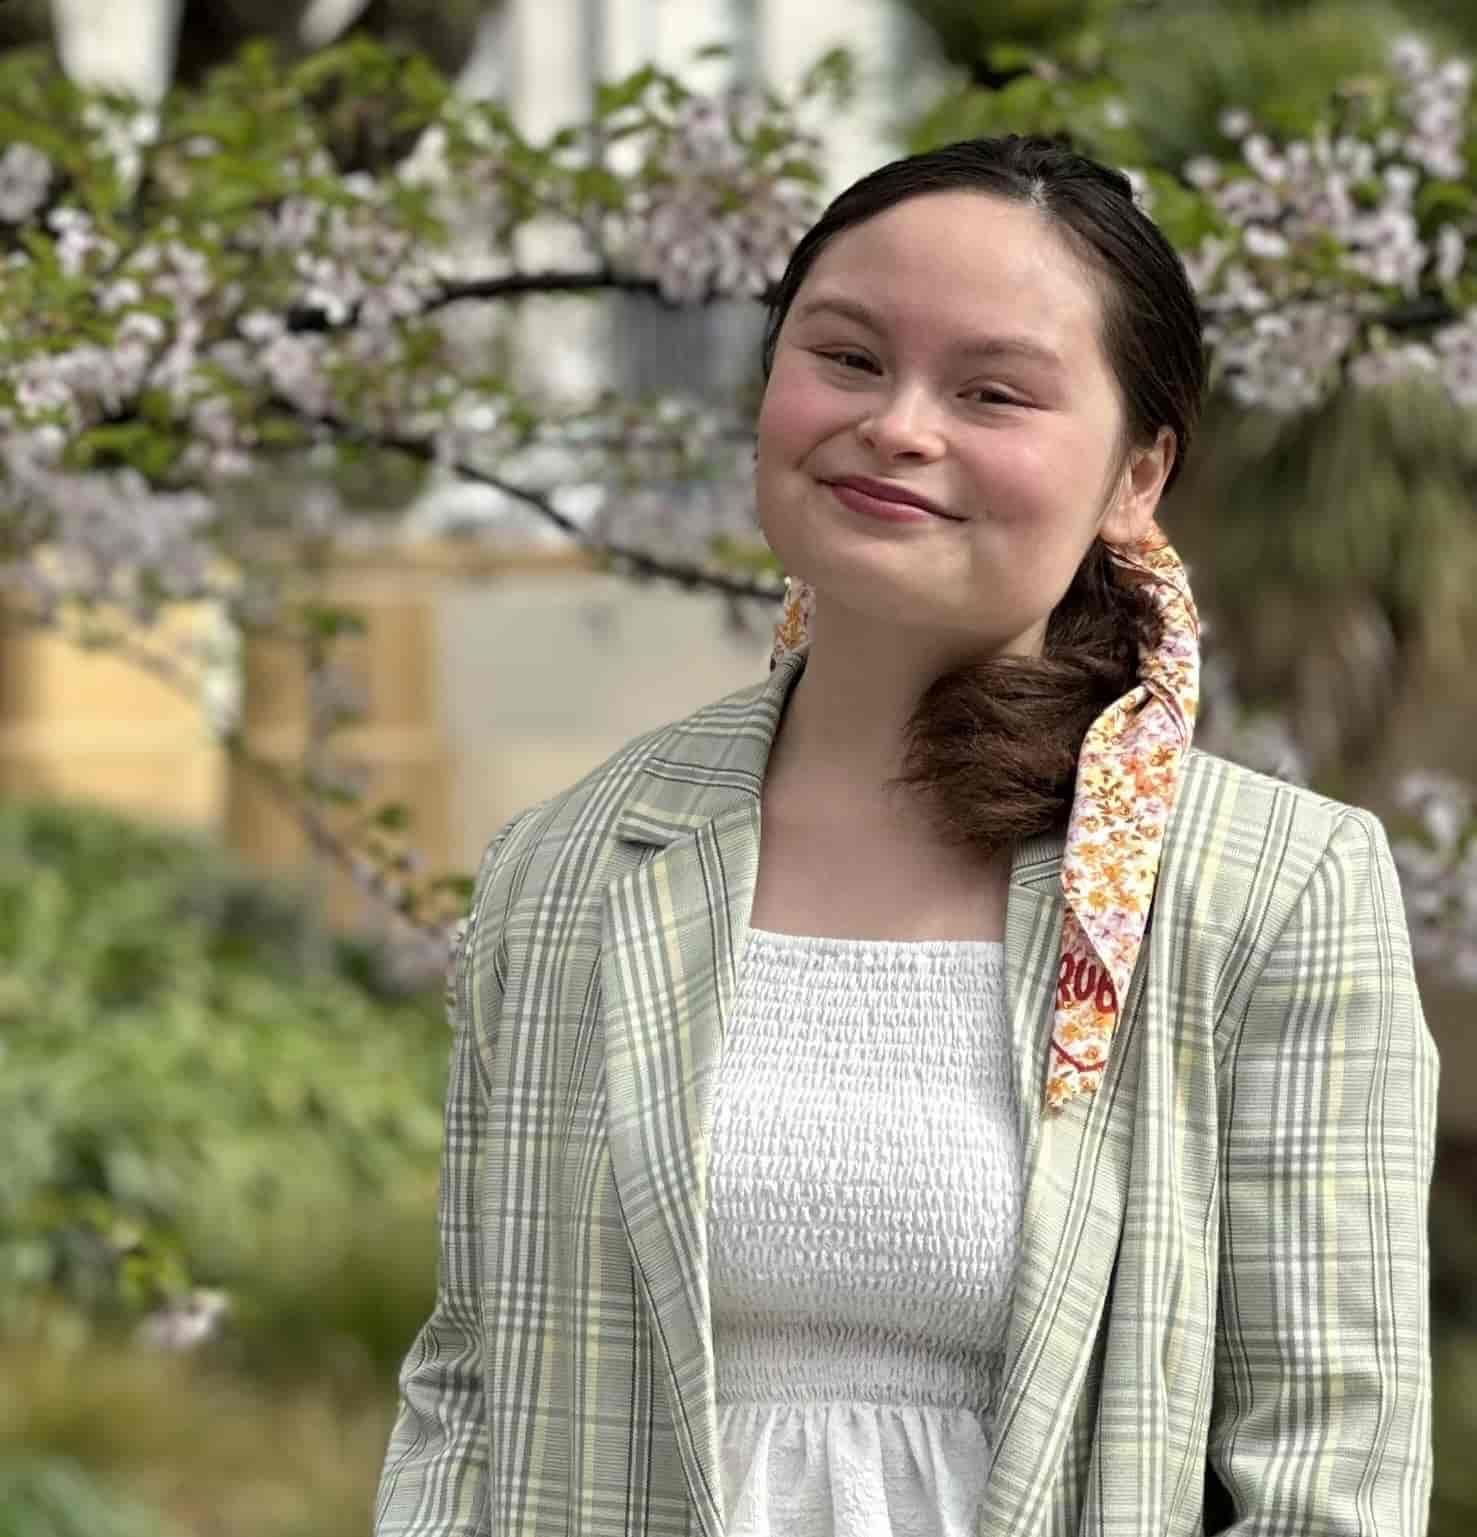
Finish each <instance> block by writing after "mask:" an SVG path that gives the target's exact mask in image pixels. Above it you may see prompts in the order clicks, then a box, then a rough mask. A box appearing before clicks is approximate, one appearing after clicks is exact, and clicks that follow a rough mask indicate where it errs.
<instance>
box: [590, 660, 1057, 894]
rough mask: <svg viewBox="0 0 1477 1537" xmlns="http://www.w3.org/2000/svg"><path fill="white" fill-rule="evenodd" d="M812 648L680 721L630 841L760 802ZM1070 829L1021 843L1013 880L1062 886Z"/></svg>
mask: <svg viewBox="0 0 1477 1537" xmlns="http://www.w3.org/2000/svg"><path fill="white" fill-rule="evenodd" d="M807 655H808V648H802V649H800V650H798V651H791V652H788V653H786V655H785V656H784V658H783V659H782V660H781V661H780V662H779V663H777V664H776V665H775V667H774V668H773V669H772V670H771V671H770V673H769V675H768V677H767V678H766V679H765V681H764V682H762V683H758V684H755V685H754V686H753V687H751V688H747V689H743V690H741V691H740V692H738V693H736V694H730V695H729V696H728V697H727V698H725V699H721V700H719V701H718V702H717V703H716V704H712V705H709V706H707V707H706V708H704V709H702V710H699V711H698V712H697V713H696V714H694V715H690V716H688V717H687V718H686V719H685V720H683V721H679V722H678V723H677V724H676V725H674V726H673V727H672V728H671V729H670V732H669V734H668V736H667V738H666V740H665V742H664V743H663V744H662V746H661V747H660V748H659V749H658V751H657V752H656V753H654V754H653V756H652V757H650V758H649V759H648V760H647V761H646V763H645V764H644V765H643V766H642V768H641V771H640V773H639V774H638V775H637V777H636V782H635V785H634V788H633V790H632V793H631V796H630V798H629V799H628V800H627V802H626V804H625V807H624V808H623V809H622V811H621V814H620V816H619V817H618V819H617V821H616V829H615V831H616V836H617V837H618V838H620V839H622V840H623V841H625V842H628V843H635V844H645V845H648V846H649V847H653V848H666V847H667V845H668V844H670V843H672V842H674V841H675V840H676V839H678V838H681V837H686V836H688V835H690V834H691V833H692V832H694V831H695V830H696V829H697V828H699V827H702V826H703V825H705V824H706V823H710V822H712V821H713V820H714V819H715V818H717V817H719V816H721V815H722V814H723V813H724V812H725V811H730V810H732V809H734V808H736V807H739V806H744V805H750V804H753V805H757V804H758V802H759V799H760V796H761V795H762V793H763V789H764V774H765V770H766V768H767V767H768V764H769V754H770V751H771V749H772V748H773V746H774V739H775V737H776V735H778V732H779V724H780V720H781V718H782V717H783V715H784V712H785V706H786V704H787V703H788V702H789V698H790V691H791V690H792V689H793V688H794V686H795V685H796V683H798V682H799V681H800V677H801V674H802V673H804V671H805V661H806V657H807ZM1065 847H1066V838H1065V835H1064V834H1063V833H1060V832H1051V833H1043V834H1040V835H1039V836H1037V837H1034V838H1028V839H1026V840H1025V841H1024V842H1022V843H1020V844H1019V845H1017V847H1016V850H1015V853H1014V855H1013V857H1012V859H1011V866H1010V884H1011V886H1012V887H1013V888H1014V887H1022V888H1030V889H1034V890H1046V891H1052V890H1060V887H1061V875H1062V854H1063V852H1064V850H1065Z"/></svg>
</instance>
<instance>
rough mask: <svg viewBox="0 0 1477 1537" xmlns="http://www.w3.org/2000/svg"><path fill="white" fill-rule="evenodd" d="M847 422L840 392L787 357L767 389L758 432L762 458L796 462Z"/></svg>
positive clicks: (779, 365) (780, 462) (762, 404)
mask: <svg viewBox="0 0 1477 1537" xmlns="http://www.w3.org/2000/svg"><path fill="white" fill-rule="evenodd" d="M843 425H844V413H843V412H841V411H838V408H837V400H836V394H835V391H833V390H828V389H827V388H826V387H825V385H823V384H822V383H821V382H820V381H819V380H818V379H816V378H815V377H814V375H813V374H811V373H810V372H809V371H808V370H806V369H805V368H804V367H803V366H796V364H795V363H794V362H792V361H789V360H787V359H786V358H784V357H783V356H781V357H780V358H779V359H777V360H776V361H775V366H774V371H773V372H772V373H771V374H770V376H769V383H768V384H767V385H766V386H765V389H764V399H763V401H762V402H761V404H760V407H759V418H758V421H757V423H756V432H757V436H758V442H759V457H760V460H761V461H766V460H767V461H771V462H773V463H778V464H794V463H797V462H798V461H799V460H800V459H802V458H804V456H805V455H806V454H807V453H809V451H810V450H811V449H812V448H814V447H815V445H816V444H817V443H819V442H821V441H822V440H823V439H825V438H827V437H829V436H830V435H831V434H832V433H833V432H835V431H837V430H838V429H839V428H840V427H841V426H843Z"/></svg>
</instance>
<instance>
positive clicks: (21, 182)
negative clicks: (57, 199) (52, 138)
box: [0, 142, 51, 224]
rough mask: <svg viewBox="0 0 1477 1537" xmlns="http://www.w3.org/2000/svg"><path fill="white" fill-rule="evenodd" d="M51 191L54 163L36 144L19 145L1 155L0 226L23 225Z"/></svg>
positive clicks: (20, 143) (8, 146) (14, 144)
mask: <svg viewBox="0 0 1477 1537" xmlns="http://www.w3.org/2000/svg"><path fill="white" fill-rule="evenodd" d="M50 190H51V161H50V160H48V159H47V158H46V156H45V155H43V154H42V153H41V151H40V150H39V149H37V148H36V146H35V145H34V144H26V143H23V142H17V143H13V144H10V145H7V146H6V149H5V153H4V154H3V155H0V224H24V223H25V222H26V220H27V219H29V218H30V217H31V215H32V214H34V213H35V212H36V211H37V210H38V209H39V208H40V207H41V206H42V205H43V204H44V203H45V202H46V195H47V193H48V192H49V191H50Z"/></svg>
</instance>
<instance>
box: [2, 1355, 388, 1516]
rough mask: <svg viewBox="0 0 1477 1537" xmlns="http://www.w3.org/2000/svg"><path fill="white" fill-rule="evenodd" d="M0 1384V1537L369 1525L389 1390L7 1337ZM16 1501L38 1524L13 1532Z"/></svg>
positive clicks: (370, 1383) (363, 1381) (374, 1382)
mask: <svg viewBox="0 0 1477 1537" xmlns="http://www.w3.org/2000/svg"><path fill="white" fill-rule="evenodd" d="M407 1343H408V1342H407ZM0 1383H3V1384H4V1389H3V1390H0V1469H3V1470H7V1472H8V1473H9V1476H11V1477H12V1478H13V1480H14V1482H13V1484H11V1485H7V1484H6V1482H5V1478H6V1476H7V1473H6V1472H0V1491H5V1493H0V1537H12V1533H13V1532H14V1533H16V1534H17V1537H19V1534H24V1537H177V1534H189V1537H364V1533H365V1532H366V1531H367V1530H368V1528H369V1524H370V1521H369V1511H370V1507H371V1503H372V1500H373V1495H374V1488H375V1483H376V1480H377V1477H378V1473H379V1468H380V1463H381V1461H382V1460H383V1457H384V1449H385V1445H386V1441H387V1438H388V1436H389V1430H390V1418H391V1416H392V1414H393V1412H394V1393H393V1388H392V1387H391V1385H390V1384H388V1383H387V1382H386V1381H384V1380H383V1379H382V1378H381V1377H378V1376H376V1377H373V1378H370V1377H361V1378H359V1379H357V1380H356V1381H354V1382H352V1383H346V1382H344V1381H342V1380H338V1381H335V1382H332V1383H326V1384H325V1383H322V1382H314V1381H311V1380H308V1378H307V1377H306V1376H304V1377H303V1378H302V1379H301V1380H299V1381H297V1382H295V1383H273V1384H271V1385H270V1386H269V1387H263V1386H261V1385H258V1384H255V1383H253V1382H251V1381H250V1380H248V1379H245V1378H242V1377H240V1376H233V1375H231V1374H229V1373H227V1372H224V1371H222V1370H220V1369H219V1368H218V1367H217V1366H216V1365H214V1364H212V1363H210V1362H208V1361H201V1360H199V1359H198V1358H192V1357H179V1356H171V1355H161V1354H158V1353H156V1352H150V1351H143V1350H138V1349H133V1350H124V1349H120V1348H117V1347H115V1346H112V1345H110V1344H108V1343H106V1342H103V1341H96V1340H94V1341H89V1342H88V1343H87V1344H86V1345H72V1346H70V1347H68V1346H61V1345H58V1344H55V1343H51V1344H47V1345H38V1344H37V1343H36V1342H34V1341H31V1340H21V1339H15V1338H12V1339H10V1340H0ZM12 1489H13V1490H14V1506H15V1516H16V1518H19V1517H20V1516H21V1515H24V1516H25V1517H26V1518H27V1519H28V1520H29V1521H30V1522H31V1524H30V1525H25V1526H16V1525H13V1526H7V1525H6V1524H5V1523H6V1521H7V1520H8V1519H12V1511H11V1508H10V1507H9V1506H7V1505H6V1504H5V1503H4V1500H5V1497H6V1494H8V1493H9V1492H10V1491H11V1490H12ZM23 1501H29V1504H26V1503H22V1502H23ZM125 1511H127V1512H138V1514H137V1516H136V1518H135V1519H134V1524H131V1525H125V1524H124V1513H125ZM144 1511H154V1512H157V1516H156V1518H155V1520H154V1522H153V1523H152V1524H151V1523H150V1521H149V1518H148V1516H146V1515H145V1514H143V1512H144ZM110 1520H111V1523H112V1524H109V1523H110Z"/></svg>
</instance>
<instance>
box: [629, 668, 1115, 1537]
mask: <svg viewBox="0 0 1477 1537" xmlns="http://www.w3.org/2000/svg"><path fill="white" fill-rule="evenodd" d="M803 667H804V652H803V651H802V652H797V653H791V654H790V655H789V656H787V657H786V658H785V659H784V660H783V661H782V662H780V664H779V665H778V666H777V667H776V668H775V669H774V670H773V672H771V673H770V675H769V678H768V680H767V682H765V683H764V684H763V685H760V686H758V687H756V688H754V689H751V690H746V691H745V692H744V693H742V694H739V695H736V696H734V697H733V698H731V699H729V700H726V701H722V702H721V703H720V704H719V705H717V706H714V707H713V708H712V709H710V710H707V711H701V712H699V714H698V715H697V716H694V717H692V719H691V720H690V721H689V722H687V723H685V724H684V726H683V727H682V728H681V729H680V730H679V731H678V732H676V733H674V735H673V737H672V739H671V740H670V742H669V743H668V744H667V746H666V747H665V749H664V751H663V753H662V755H661V756H660V757H657V758H653V759H652V760H651V761H650V762H649V763H648V764H647V765H646V766H645V768H644V769H643V770H642V774H641V777H640V780H639V783H638V787H637V789H636V791H635V793H633V795H632V798H631V800H630V801H629V802H628V803H627V805H626V807H625V809H624V810H623V812H622V814H621V818H620V821H619V824H618V828H617V834H618V836H619V837H620V838H621V839H622V840H623V841H625V842H628V843H632V844H636V845H642V846H644V847H645V848H646V849H648V850H650V851H651V852H650V854H649V856H648V857H644V858H643V859H642V862H641V863H639V864H638V865H637V866H636V867H635V868H634V869H632V870H630V871H628V873H626V874H625V875H623V876H621V877H619V878H618V879H616V880H615V881H613V882H612V883H611V884H610V886H609V887H608V888H607V890H606V893H605V905H604V913H603V937H602V952H601V982H602V987H603V990H604V1015H605V1056H606V1074H607V1085H608V1090H609V1093H608V1108H607V1116H608V1135H609V1143H610V1153H611V1167H612V1173H613V1176H614V1179H615V1184H616V1190H617V1194H618V1196H619V1200H620V1207H621V1212H622V1219H623V1221H624V1223H625V1228H626V1235H627V1240H628V1242H629V1244H630V1248H631V1255H632V1261H633V1264H634V1267H635V1271H636V1279H637V1287H638V1291H639V1293H640V1298H641V1304H642V1307H643V1309H644V1310H645V1312H646V1316H647V1320H648V1323H649V1324H650V1325H651V1327H652V1330H653V1333H654V1335H655V1337H656V1339H657V1341H658V1345H659V1349H658V1352H657V1353H658V1357H659V1360H660V1362H661V1371H662V1374H663V1376H664V1379H665V1382H666V1387H667V1393H668V1399H669V1403H670V1405H671V1408H672V1414H673V1420H674V1423H675V1427H676V1435H677V1443H678V1448H679V1451H680V1453H681V1456H682V1461H683V1468H684V1471H685V1473H686V1477H687V1483H688V1488H689V1491H690V1494H691V1497H692V1501H693V1508H694V1510H695V1512H696V1515H697V1519H698V1522H699V1524H700V1527H701V1530H702V1531H703V1532H704V1534H705V1537H722V1532H723V1508H722V1490H721V1484H720V1475H719V1462H718V1435H717V1395H716V1383H715V1376H714V1363H713V1328H712V1310H711V1302H710V1297H709V1292H708V1236H707V1208H708V1199H707V1196H708V1168H707V1158H708V1149H709V1144H710V1140H711V1134H712V1124H713V1107H714V1096H715V1091H716V1088H717V1074H718V1068H719V1063H720V1060H721V1056H722V1049H723V1025H724V1021H725V1019H726V1018H727V1017H728V1011H729V1008H730V1007H731V1004H732V1000H733V996H734V990H735V987H736V983H737V976H738V966H739V962H740V960H741V959H742V956H743V947H744V945H745V943H746V941H747V937H748V928H749V916H750V914H751V912H752V910H753V900H754V885H755V880H756V877H757V874H758V867H759V833H760V819H759V806H760V794H761V791H762V788H763V782H764V770H765V767H766V764H767V762H768V758H769V750H770V747H771V745H772V743H773V740H774V736H775V733H776V731H777V729H778V725H779V720H780V717H781V715H782V713H783V710H784V705H785V702H786V700H787V699H788V696H789V692H790V689H791V687H792V686H793V684H794V683H795V681H796V680H797V678H798V677H799V675H800V673H801V671H802V670H803ZM1061 854H1062V840H1061V838H1060V837H1059V836H1058V837H1044V838H1038V839H1032V840H1029V841H1028V842H1026V843H1025V844H1023V845H1022V846H1021V847H1020V848H1019V849H1018V850H1017V851H1016V854H1015V857H1014V859H1013V862H1012V870H1011V880H1010V892H1009V898H1008V901H1007V908H1006V936H1005V958H1006V979H1007V980H1006V986H1007V996H1008V999H1009V1007H1010V1028H1011V1031H1012V1038H1013V1044H1014V1051H1015V1061H1016V1067H1017V1102H1018V1106H1019V1115H1020V1132H1021V1145H1022V1148H1023V1155H1024V1160H1025V1170H1026V1192H1025V1208H1024V1213H1023V1218H1022V1234H1021V1254H1020V1259H1019V1263H1018V1269H1017V1278H1016V1286H1015V1292H1014V1297H1013V1301H1012V1309H1011V1317H1010V1323H1009V1326H1008V1330H1007V1337H1006V1358H1005V1374H1004V1379H1003V1387H1002V1391H1001V1397H1000V1402H999V1404H998V1405H997V1406H996V1415H995V1431H996V1450H995V1460H994V1463H993V1466H992V1471H991V1475H990V1482H989V1485H988V1487H987V1490H986V1497H985V1502H984V1507H983V1509H982V1512H981V1518H980V1525H979V1530H980V1531H981V1532H982V1533H985V1532H988V1533H989V1534H990V1537H1005V1534H1009V1537H1025V1534H1026V1533H1028V1532H1029V1533H1035V1532H1038V1531H1040V1530H1041V1529H1042V1527H1043V1525H1044V1522H1045V1520H1046V1517H1047V1515H1048V1514H1049V1510H1050V1505H1049V1500H1050V1494H1051V1488H1052V1481H1053V1475H1054V1472H1055V1470H1056V1469H1057V1468H1058V1467H1059V1466H1060V1463H1061V1459H1062V1455H1063V1447H1064V1442H1065V1439H1066V1436H1067V1433H1068V1431H1069V1429H1070V1426H1071V1422H1072V1415H1073V1411H1074V1409H1075V1406H1076V1399H1077V1391H1078V1389H1079V1387H1080V1385H1081V1382H1082V1379H1083V1376H1084V1374H1085V1372H1086V1369H1087V1365H1088V1361H1089V1359H1090V1357H1091V1354H1092V1348H1093V1344H1094V1341H1095V1339H1096V1335H1097V1327H1098V1322H1099V1319H1100V1317H1101V1314H1102V1308H1103V1303H1104V1300H1105V1298H1106V1296H1107V1291H1108V1285H1109V1281H1110V1278H1111V1275H1112V1268H1113V1262H1114V1259H1115V1257H1116V1254H1117V1247H1118V1237H1119V1233H1120V1231H1121V1227H1122V1221H1123V1213H1124V1207H1125V1202H1126V1194H1127V1168H1128V1159H1129V1155H1130V1153H1131V1145H1132V1125H1131V1121H1132V1115H1131V1111H1127V1110H1124V1111H1118V1112H1117V1113H1115V1107H1116V1106H1118V1105H1120V1104H1122V1105H1131V1103H1132V1099H1133V1095H1132V1092H1131V1089H1132V1084H1131V1083H1130V1081H1129V1080H1130V1078H1131V1077H1132V1075H1133V1073H1134V1069H1133V1066H1132V1057H1133V1053H1132V1052H1131V1051H1130V1049H1129V1048H1130V1046H1131V1035H1132V1027H1133V1019H1134V1015H1135V1012H1136V1010H1135V1008H1134V1004H1135V991H1136V990H1130V994H1129V998H1128V1000H1127V1001H1126V1007H1125V1010H1124V1019H1123V1022H1122V1024H1120V1026H1119V1030H1118V1034H1117V1037H1116V1038H1115V1040H1114V1043H1113V1056H1112V1060H1111V1061H1110V1064H1109V1068H1108V1071H1107V1073H1106V1075H1105V1077H1104V1081H1103V1084H1102V1086H1101V1087H1100V1088H1099V1090H1098V1092H1097V1094H1096V1095H1095V1096H1093V1097H1092V1098H1091V1099H1087V1100H1075V1101H1073V1102H1072V1103H1071V1104H1069V1105H1068V1106H1067V1107H1066V1109H1065V1110H1064V1111H1062V1112H1059V1113H1056V1114H1053V1115H1050V1116H1045V1115H1043V1113H1042V1109H1041V1101H1042V1093H1043V1089H1044V1082H1045V1068H1046V1053H1047V1049H1048V1041H1049V1038H1050V1032H1051V1022H1052V998H1053V993H1054V991H1055V984H1056V975H1057V964H1058V946H1059V944H1060V939H1061V922H1062V897H1061Z"/></svg>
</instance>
